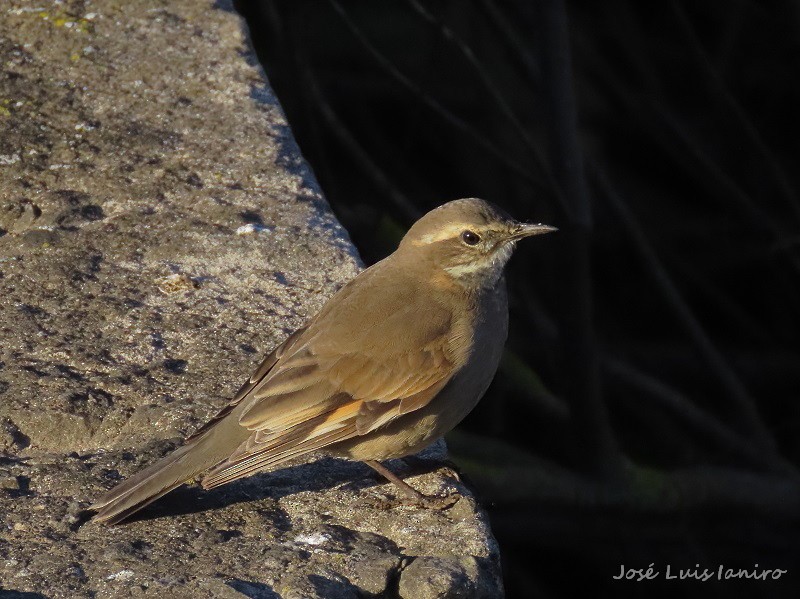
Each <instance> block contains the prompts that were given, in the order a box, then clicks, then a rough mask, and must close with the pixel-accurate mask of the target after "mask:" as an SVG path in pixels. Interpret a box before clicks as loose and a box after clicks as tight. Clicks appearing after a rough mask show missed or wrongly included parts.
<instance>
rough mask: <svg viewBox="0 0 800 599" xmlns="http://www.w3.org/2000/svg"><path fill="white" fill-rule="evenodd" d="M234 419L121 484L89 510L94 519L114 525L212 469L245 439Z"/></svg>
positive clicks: (218, 424)
mask: <svg viewBox="0 0 800 599" xmlns="http://www.w3.org/2000/svg"><path fill="white" fill-rule="evenodd" d="M248 433H249V431H248V430H247V429H245V428H243V427H241V426H239V423H238V422H237V419H236V418H231V419H223V420H221V421H220V422H218V423H216V426H214V427H212V428H210V429H209V430H207V431H206V432H205V433H204V434H202V435H200V436H198V437H196V438H193V439H192V440H191V441H189V442H187V444H186V445H184V446H182V447H179V448H178V449H176V450H175V451H174V452H172V453H171V454H169V455H168V456H166V457H164V458H163V459H161V460H160V461H158V462H156V463H155V464H153V465H152V466H149V467H147V468H145V469H144V470H142V471H141V472H138V473H136V474H135V475H133V476H131V477H130V478H128V479H127V480H125V481H123V482H122V483H120V484H119V485H117V486H116V487H114V488H113V489H111V490H110V491H109V492H108V493H106V494H105V495H104V496H103V497H101V498H100V499H99V500H98V501H97V502H95V503H94V504H93V505H91V506H90V507H89V509H90V510H95V511H97V514H95V516H94V518H93V520H95V521H97V522H105V523H108V524H116V523H118V522H121V521H122V520H124V519H125V518H127V517H128V516H130V515H131V514H133V513H135V512H138V511H139V510H140V509H142V508H143V507H145V506H146V505H149V504H150V503H152V502H153V501H155V500H156V499H158V498H159V497H161V496H163V495H166V494H167V493H169V492H170V491H172V490H173V489H174V488H176V487H179V486H180V485H181V484H183V483H184V482H186V481H188V480H191V479H192V478H194V477H195V476H197V475H198V474H200V473H201V472H204V471H206V470H208V469H209V468H211V467H213V466H215V465H216V464H218V463H219V462H221V461H222V460H224V459H225V458H227V457H228V456H229V455H230V454H231V453H233V451H234V450H235V449H236V448H237V447H238V446H239V445H240V444H241V443H242V442H244V441H245V440H246V439H247V436H248Z"/></svg>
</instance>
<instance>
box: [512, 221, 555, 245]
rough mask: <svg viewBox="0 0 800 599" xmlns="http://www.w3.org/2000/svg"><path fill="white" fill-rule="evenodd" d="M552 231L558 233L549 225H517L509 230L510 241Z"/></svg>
mask: <svg viewBox="0 0 800 599" xmlns="http://www.w3.org/2000/svg"><path fill="white" fill-rule="evenodd" d="M553 231H558V229H556V228H555V227H551V226H550V225H543V224H541V223H538V224H535V225H534V224H532V223H518V224H517V225H516V226H515V227H514V228H513V229H512V230H511V239H513V240H514V241H516V240H517V239H522V238H523V237H530V236H531V235H542V234H544V233H552V232H553Z"/></svg>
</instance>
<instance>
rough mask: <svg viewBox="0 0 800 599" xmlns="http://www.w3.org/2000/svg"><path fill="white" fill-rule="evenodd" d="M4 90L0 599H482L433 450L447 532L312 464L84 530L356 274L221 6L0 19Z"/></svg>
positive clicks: (365, 474) (483, 537)
mask: <svg viewBox="0 0 800 599" xmlns="http://www.w3.org/2000/svg"><path fill="white" fill-rule="evenodd" d="M0 73H1V75H0V297H1V298H2V301H1V303H0V330H2V338H3V345H2V348H0V352H1V353H0V596H2V597H6V596H8V597H11V596H27V597H42V596H44V597H70V598H72V597H95V596H96V597H127V596H152V595H160V596H169V597H269V598H277V597H281V598H285V599H288V598H290V597H304V598H305V597H325V598H335V597H369V596H376V597H377V596H387V597H404V598H405V597H451V596H452V597H458V596H470V597H480V596H486V597H489V596H492V597H496V596H499V595H500V594H501V593H502V591H501V587H500V582H499V578H498V575H499V563H498V556H497V549H496V546H495V544H494V541H493V539H492V536H491V533H490V531H489V529H488V527H487V524H486V520H485V518H484V515H483V514H482V512H481V511H480V510H479V509H478V508H477V507H476V506H475V502H474V500H473V499H472V497H471V496H470V494H469V492H468V490H467V489H466V488H464V487H463V485H461V484H460V483H459V482H457V481H456V480H455V479H454V478H452V476H449V475H448V471H447V469H446V468H441V467H440V466H439V464H440V462H441V458H442V457H443V454H442V451H443V449H442V447H441V446H440V447H438V448H435V449H434V452H433V453H432V454H431V457H433V458H434V461H433V462H431V463H430V464H429V466H428V468H427V470H428V472H427V473H424V474H420V475H418V476H413V477H412V478H411V480H412V483H413V484H415V485H417V486H418V487H419V488H420V489H422V490H423V491H426V492H443V491H446V490H450V491H453V492H457V493H460V494H461V495H462V497H461V499H460V500H459V501H458V502H457V503H456V504H455V506H454V507H452V508H451V509H449V510H447V511H443V512H439V511H428V510H420V509H417V508H412V507H408V506H403V505H399V504H398V502H396V501H394V500H393V495H394V490H393V489H392V488H391V487H389V486H387V485H384V484H383V483H382V482H381V481H377V480H376V479H375V478H374V477H373V476H372V474H371V473H370V471H369V469H368V468H366V467H365V466H363V465H361V464H353V463H349V462H345V461H341V460H334V459H331V458H326V457H321V459H319V461H315V462H313V463H311V464H298V465H296V466H294V467H290V468H285V469H282V470H280V471H276V472H273V473H267V474H262V475H258V476H256V477H253V478H251V479H248V480H245V481H241V482H239V483H234V484H232V485H229V486H228V487H223V488H222V489H218V490H216V491H212V492H202V491H200V490H199V489H197V488H194V487H185V488H183V489H180V490H178V491H176V492H175V493H174V494H172V495H170V496H168V497H166V498H164V499H162V500H161V501H159V502H158V503H156V504H154V506H152V507H151V508H149V509H148V510H146V511H144V512H143V513H142V515H141V517H140V518H139V519H138V520H136V521H134V522H132V523H130V524H127V525H123V526H119V527H112V528H108V527H102V526H98V525H95V524H92V523H89V522H87V514H86V513H85V512H84V510H85V508H86V506H87V505H89V504H90V503H91V501H92V500H93V499H95V498H96V497H97V496H98V495H99V494H100V493H102V491H103V490H104V489H106V488H109V487H111V486H113V484H114V483H115V482H116V481H118V480H119V479H120V478H122V477H125V476H128V475H130V474H132V473H133V472H135V471H136V470H137V469H138V468H140V467H142V466H143V465H145V464H147V463H150V462H152V461H153V460H155V459H157V458H158V456H160V455H162V454H163V453H165V452H166V451H168V450H169V449H170V448H171V447H173V446H174V444H175V442H176V441H177V440H178V439H179V438H181V437H183V436H185V435H186V434H188V433H191V432H192V430H193V429H194V428H195V427H196V426H198V425H199V424H201V423H202V422H203V421H205V420H206V419H207V418H208V417H209V416H210V415H212V414H213V413H214V412H215V411H216V410H217V409H218V408H219V407H220V406H221V405H223V404H224V403H225V400H226V398H227V397H229V396H230V395H231V393H232V392H233V391H234V390H235V389H236V388H237V387H238V385H239V384H240V383H241V381H242V380H243V379H244V377H245V376H247V375H248V374H249V373H250V371H251V370H252V369H253V368H254V367H255V365H256V364H257V362H258V360H259V358H260V357H261V356H262V355H263V354H265V353H266V352H267V351H269V350H270V349H271V348H272V347H273V346H274V345H275V344H276V343H277V342H278V341H280V340H281V339H282V338H283V337H284V336H285V335H286V334H287V333H288V332H290V331H292V330H293V329H295V328H296V327H298V326H300V325H301V324H302V323H303V322H304V321H305V319H306V318H307V317H308V316H310V315H311V314H313V313H314V312H315V311H316V310H318V309H319V307H320V306H321V305H322V303H323V302H324V301H325V299H326V298H327V297H329V296H330V294H331V293H333V291H334V290H335V289H336V288H337V287H338V286H339V285H341V284H342V283H343V282H344V281H346V280H348V279H349V278H351V277H352V276H353V275H354V274H355V273H356V272H357V271H358V268H359V264H358V259H357V257H356V255H355V253H354V251H353V248H352V246H351V244H350V242H349V240H348V238H347V235H346V233H345V232H344V231H343V230H342V229H341V227H340V226H339V224H338V223H337V221H336V220H335V218H334V217H333V216H332V214H331V212H330V210H329V208H328V206H327V204H326V203H325V201H324V199H323V198H322V196H321V194H320V191H319V188H318V186H317V184H316V182H315V181H314V178H313V175H312V174H311V173H310V171H309V169H308V167H307V165H306V164H305V162H304V161H303V160H302V157H301V156H300V154H299V152H298V150H297V148H296V146H295V144H294V142H293V139H292V137H291V133H290V131H289V129H288V126H287V124H286V121H285V119H284V117H283V115H282V113H281V110H280V108H279V106H278V104H277V102H276V101H275V99H274V97H273V95H272V92H271V91H270V89H269V87H268V85H267V84H266V81H265V79H264V77H263V75H262V74H261V72H260V70H259V69H258V67H257V65H256V63H255V60H254V59H253V56H252V54H251V53H250V52H249V50H248V49H247V47H246V44H245V42H244V36H243V33H242V30H241V22H240V20H239V18H238V16H237V15H236V14H235V13H234V12H232V10H231V9H230V6H228V5H227V4H225V3H224V2H216V3H212V2H210V1H204V2H201V1H197V0H171V1H170V2H162V1H158V0H143V1H141V2H123V1H121V0H95V1H93V2H92V1H89V0H75V1H64V2H50V1H47V2H23V1H18V0H9V1H6V2H4V3H2V6H0ZM436 451H438V452H439V453H438V454H437V453H436ZM394 467H395V468H403V465H402V464H394ZM407 472H408V471H407ZM464 593H467V595H464Z"/></svg>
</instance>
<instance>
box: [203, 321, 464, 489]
mask: <svg viewBox="0 0 800 599" xmlns="http://www.w3.org/2000/svg"><path fill="white" fill-rule="evenodd" d="M407 311H408V308H406V309H402V308H401V309H399V310H398V311H397V312H395V313H393V314H392V315H391V317H389V318H388V321H392V320H394V319H395V318H397V317H400V318H401V319H402V318H409V317H410V316H411V315H410V314H408V313H407ZM426 316H427V317H428V318H427V321H426V323H419V322H413V321H406V328H408V327H411V328H413V329H414V333H413V335H409V336H411V337H413V338H412V339H406V338H405V337H406V336H403V339H391V338H386V337H381V336H382V335H383V334H384V331H386V326H387V324H386V322H387V320H386V319H384V320H381V319H372V320H373V322H372V325H371V326H369V328H371V329H372V330H370V331H368V333H370V335H371V336H372V338H375V337H374V336H378V337H377V338H384V339H385V343H386V347H384V348H383V351H380V352H376V351H371V352H367V351H364V344H363V342H354V341H353V339H350V338H347V337H339V338H338V339H336V340H332V339H330V338H329V336H328V337H326V335H325V334H324V330H323V332H321V333H318V332H317V331H315V327H314V326H313V324H312V326H311V327H309V329H308V330H307V331H306V332H305V334H304V335H302V336H301V337H299V338H298V339H297V340H296V342H295V343H294V344H293V345H292V347H291V352H288V353H285V354H284V355H283V357H282V358H281V359H280V360H279V361H278V362H277V364H274V365H273V366H272V367H271V370H270V372H269V373H268V374H267V376H266V377H264V378H263V379H262V380H261V382H259V383H257V384H255V385H254V386H253V387H252V388H251V389H250V390H249V391H248V392H247V397H246V401H247V404H248V405H246V406H245V408H244V410H243V411H242V413H241V416H240V417H239V424H240V425H241V426H243V427H245V428H248V429H250V430H251V431H253V432H252V434H251V435H250V437H249V438H248V439H247V441H246V442H245V443H243V444H242V445H241V446H240V447H239V448H238V449H237V450H236V451H235V452H234V453H233V454H232V455H231V456H230V458H229V459H227V460H226V461H225V462H222V463H221V464H219V465H218V466H217V467H215V468H214V469H213V470H212V471H211V472H210V473H209V474H208V475H207V476H206V477H205V478H204V480H203V486H204V487H205V488H212V487H215V486H218V485H221V484H224V483H227V482H230V481H232V480H235V479H237V478H241V477H244V476H248V475H250V474H252V473H254V472H256V471H258V470H262V469H264V468H267V467H269V466H272V465H274V464H276V463H279V462H282V461H284V460H287V459H289V458H292V457H295V456H297V455H301V454H304V453H308V452H310V451H314V450H317V449H320V448H322V447H325V446H327V445H330V444H331V443H335V442H339V441H342V440H345V439H349V438H352V437H355V436H358V435H363V434H366V433H368V432H370V431H373V430H375V429H377V428H378V427H381V426H383V425H385V424H387V423H388V422H391V421H392V420H394V419H395V418H397V417H398V416H400V415H402V414H406V413H408V412H411V411H413V410H417V409H419V408H421V407H423V406H425V405H426V404H427V403H428V402H429V401H430V400H431V399H433V397H435V396H436V394H437V393H438V392H439V391H440V390H441V389H442V387H444V385H446V384H447V382H448V381H449V380H450V378H451V377H452V376H453V374H454V373H455V372H456V371H457V370H458V368H460V367H461V366H462V365H463V363H464V361H465V356H464V355H462V354H463V352H461V351H459V350H458V348H454V344H453V339H454V338H455V339H458V338H459V335H455V337H454V334H453V333H454V330H453V324H452V323H451V318H450V315H449V314H448V313H447V312H446V311H444V310H442V311H439V312H436V311H434V313H431V310H430V309H429V310H428V311H427V312H426ZM362 324H363V323H362ZM392 326H393V325H392V324H391V322H390V324H389V330H392ZM361 328H362V330H363V327H361ZM315 333H317V334H315ZM461 336H462V337H463V335H461ZM456 345H458V346H461V345H463V344H461V343H457V344H456ZM378 356H380V357H378ZM240 401H241V400H240Z"/></svg>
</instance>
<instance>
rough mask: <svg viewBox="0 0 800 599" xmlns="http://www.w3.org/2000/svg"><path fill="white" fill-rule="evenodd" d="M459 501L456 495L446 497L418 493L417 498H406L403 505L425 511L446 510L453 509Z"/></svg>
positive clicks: (448, 494) (450, 494) (451, 494)
mask: <svg viewBox="0 0 800 599" xmlns="http://www.w3.org/2000/svg"><path fill="white" fill-rule="evenodd" d="M459 499H460V497H459V496H458V494H457V493H447V494H446V495H423V494H422V493H420V494H419V496H418V497H417V496H415V497H408V498H406V499H405V503H406V505H413V506H416V507H421V508H424V509H426V510H446V509H448V508H450V507H453V506H454V505H455V504H456V502H457V501H458V500H459Z"/></svg>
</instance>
